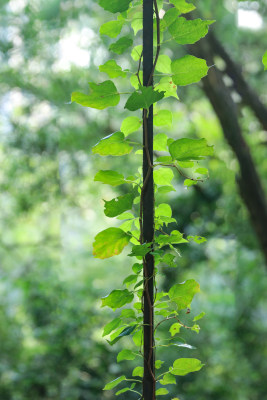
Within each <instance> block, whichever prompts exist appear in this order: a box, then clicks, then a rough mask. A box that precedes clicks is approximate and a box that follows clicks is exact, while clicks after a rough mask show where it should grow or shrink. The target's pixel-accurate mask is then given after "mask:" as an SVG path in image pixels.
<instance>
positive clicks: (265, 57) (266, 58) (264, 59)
mask: <svg viewBox="0 0 267 400" xmlns="http://www.w3.org/2000/svg"><path fill="white" fill-rule="evenodd" d="M262 63H263V65H264V71H266V70H267V51H266V52H265V53H264V55H263V57H262Z"/></svg>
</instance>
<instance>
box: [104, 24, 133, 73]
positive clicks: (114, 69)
mask: <svg viewBox="0 0 267 400" xmlns="http://www.w3.org/2000/svg"><path fill="white" fill-rule="evenodd" d="M114 22H116V21H114ZM99 71H100V72H105V73H106V74H107V75H108V76H109V77H110V78H117V77H118V76H121V77H122V78H125V77H126V76H127V74H126V72H124V71H122V69H121V67H120V66H119V65H118V64H117V63H116V61H115V60H109V61H107V62H106V63H105V64H103V65H100V66H99Z"/></svg>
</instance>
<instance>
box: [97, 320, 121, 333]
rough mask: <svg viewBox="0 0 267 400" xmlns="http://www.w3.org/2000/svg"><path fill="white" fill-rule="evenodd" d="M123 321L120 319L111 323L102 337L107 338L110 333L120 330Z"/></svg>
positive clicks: (105, 328)
mask: <svg viewBox="0 0 267 400" xmlns="http://www.w3.org/2000/svg"><path fill="white" fill-rule="evenodd" d="M121 322H122V321H121V319H120V318H115V319H113V320H112V321H110V322H109V323H108V324H106V325H105V327H104V331H103V334H102V337H104V336H107V335H109V334H110V332H112V331H114V330H115V329H116V328H118V327H119V326H120V325H121Z"/></svg>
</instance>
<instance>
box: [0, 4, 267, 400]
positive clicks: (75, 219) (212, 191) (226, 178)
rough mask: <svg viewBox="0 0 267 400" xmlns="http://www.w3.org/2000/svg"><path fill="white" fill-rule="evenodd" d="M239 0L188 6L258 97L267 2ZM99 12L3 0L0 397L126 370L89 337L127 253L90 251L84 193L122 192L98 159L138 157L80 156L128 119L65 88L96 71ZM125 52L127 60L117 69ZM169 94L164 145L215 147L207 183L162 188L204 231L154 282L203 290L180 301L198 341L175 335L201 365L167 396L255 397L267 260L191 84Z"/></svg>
mask: <svg viewBox="0 0 267 400" xmlns="http://www.w3.org/2000/svg"><path fill="white" fill-rule="evenodd" d="M215 3H216V4H215ZM241 3H242V4H241ZM240 4H241V5H239V6H238V4H237V2H234V1H222V2H220V3H219V4H218V3H217V2H214V1H212V0H203V1H201V2H200V4H199V7H200V9H201V11H202V14H203V16H204V17H205V18H212V19H216V20H217V23H216V24H215V26H214V28H213V30H214V31H215V32H216V34H217V37H218V38H219V39H220V40H221V42H223V44H224V46H225V47H226V48H227V49H228V51H229V52H230V54H231V55H232V56H233V58H234V59H235V60H236V61H238V62H239V64H240V65H241V66H242V67H243V73H244V76H245V78H246V80H247V81H248V82H249V83H250V84H251V85H252V86H253V87H254V88H255V89H256V91H257V93H258V94H259V96H260V97H261V99H262V101H263V102H265V103H266V102H267V98H266V93H265V90H264V87H266V81H267V75H266V72H265V73H264V70H263V65H262V62H261V59H262V55H263V54H264V52H265V51H266V47H267V46H266V40H264V38H265V37H266V29H267V28H266V6H265V5H264V1H262V2H255V1H253V2H249V1H244V2H240ZM238 7H242V9H243V11H244V10H250V11H254V12H255V11H257V12H258V13H259V14H257V15H259V18H262V25H261V26H258V29H253V30H252V29H248V28H241V27H240V26H239V27H238V23H237V22H238V15H239V17H240V11H239V12H238ZM100 10H101V12H100ZM251 15H252V14H250V18H251ZM109 18H110V16H109V15H108V13H107V14H106V13H104V12H103V11H102V9H100V8H99V6H98V5H97V3H96V2H93V1H88V0H87V1H84V0H78V1H75V2H71V1H59V0H49V1H46V2H43V1H38V0H34V1H26V0H12V1H3V2H2V3H1V16H0V19H1V24H0V26H1V28H0V60H1V66H0V69H1V77H2V79H1V83H0V94H1V101H0V109H1V119H0V125H1V135H0V159H1V165H2V168H1V173H0V187H1V193H0V204H1V210H2V212H1V218H0V226H1V232H2V235H1V239H0V259H1V265H0V274H1V280H0V294H1V295H0V342H1V347H0V355H1V365H0V398H1V399H3V400H11V399H12V400H13V399H14V400H26V399H27V400H31V399H32V400H38V399H64V400H73V399H79V400H85V399H91V398H95V399H99V400H100V399H103V398H111V397H112V394H111V393H109V392H104V393H103V392H102V387H103V384H104V382H106V381H108V380H109V379H110V378H111V377H112V376H114V375H115V374H121V372H122V371H123V373H124V372H125V371H127V368H128V365H127V362H126V361H124V362H123V363H121V365H120V364H119V365H117V364H115V358H116V354H117V351H118V350H119V348H120V347H119V346H121V344H119V343H118V345H116V346H117V347H116V346H114V350H113V348H109V346H108V345H107V344H106V342H105V341H104V340H103V338H102V337H101V334H102V333H101V329H102V326H103V325H104V324H105V322H107V321H108V320H109V319H110V313H109V312H107V311H105V310H104V311H103V310H102V309H100V300H99V299H100V297H101V296H103V295H106V294H107V293H109V291H110V290H111V289H112V288H114V287H115V286H116V282H117V281H118V280H119V281H122V280H123V277H124V276H127V275H128V272H127V271H128V268H130V266H128V265H127V264H126V257H125V255H122V256H120V257H117V258H113V259H110V260H109V261H108V262H105V263H103V262H102V261H101V260H96V259H94V258H93V257H92V241H93V237H94V235H95V234H96V233H97V232H98V231H99V230H101V229H104V228H105V227H107V224H108V223H111V222H109V220H108V219H107V218H105V216H104V214H103V211H102V209H103V205H102V204H99V203H100V202H99V200H98V199H100V198H102V197H105V199H107V198H110V199H111V198H113V197H114V194H118V195H119V194H122V193H120V192H119V189H117V190H116V192H115V191H111V189H110V188H107V187H106V186H104V185H101V184H99V185H98V184H97V183H96V182H94V183H92V178H93V176H94V175H95V173H96V171H97V170H98V169H100V168H101V169H109V168H111V164H110V163H111V162H112V163H113V167H114V162H115V163H117V164H116V166H115V168H117V169H118V170H119V169H120V168H123V169H124V170H125V174H127V173H128V174H130V173H131V171H132V169H136V167H137V161H136V160H135V158H134V157H132V158H129V163H127V165H125V164H123V165H121V164H120V163H121V160H117V159H116V160H115V161H114V159H112V160H109V159H108V158H105V159H104V160H103V159H102V158H101V159H100V158H99V157H97V156H94V155H92V154H91V152H90V151H89V150H88V149H89V148H90V147H91V146H92V145H94V144H95V143H96V142H97V141H98V140H99V139H100V138H101V137H103V136H105V135H107V134H109V133H111V132H113V131H115V130H117V129H118V128H119V127H120V123H121V121H122V119H123V117H124V116H126V115H127V113H125V111H123V110H121V113H119V112H117V111H116V112H114V110H113V111H107V110H104V111H99V112H98V111H96V110H92V109H85V108H81V107H79V106H77V105H76V104H69V102H70V94H71V92H73V91H75V90H77V88H81V87H86V85H87V82H88V81H96V80H97V79H98V78H99V80H100V77H101V76H102V75H101V73H100V72H99V71H98V68H97V66H98V65H100V64H103V63H104V62H105V61H107V60H108V58H109V54H108V51H107V46H108V44H109V39H108V38H107V37H106V38H100V37H99V36H98V34H97V31H98V29H99V26H100V25H101V24H102V23H103V22H105V21H108V20H109ZM239 24H240V21H239ZM130 62H131V61H130V60H129V59H125V60H124V63H125V64H124V68H127V67H128V66H129V63H130ZM218 62H219V61H218ZM229 84H230V83H229ZM178 94H179V97H180V98H181V103H178V105H177V106H176V108H175V109H174V110H173V112H174V113H175V118H174V122H173V127H172V128H168V127H167V128H166V129H165V128H164V130H165V131H166V130H168V134H169V135H172V136H173V137H174V138H175V139H177V138H179V137H183V136H188V137H192V138H198V137H199V138H201V137H203V136H204V137H205V138H207V140H208V142H209V143H212V144H215V150H216V157H213V158H212V159H210V161H208V168H209V171H210V177H211V179H210V180H209V181H206V182H205V183H204V184H202V185H201V184H199V185H198V186H197V187H191V188H188V189H187V190H186V189H185V188H184V186H183V180H180V179H178V178H177V177H176V182H175V186H176V189H177V191H176V192H175V193H174V192H173V194H171V195H168V196H169V197H168V199H169V201H170V202H171V203H172V204H171V205H172V208H173V210H174V212H175V215H174V217H175V218H177V220H178V223H179V228H180V230H181V231H184V232H185V233H186V234H189V235H190V234H193V235H194V234H200V235H203V236H205V237H207V239H208V241H207V243H204V244H201V245H197V244H191V245H190V246H183V245H181V251H182V257H181V258H180V260H179V266H178V268H177V269H175V270H174V269H169V270H166V272H165V274H164V275H162V277H161V285H162V287H163V288H165V289H168V288H169V286H170V282H171V283H173V282H174V281H177V282H181V281H183V280H184V279H188V278H191V277H193V278H194V279H196V280H197V281H198V282H199V283H200V286H201V288H202V292H201V293H200V294H199V295H198V296H197V301H195V302H194V311H195V312H196V313H197V312H201V311H202V310H205V312H206V314H207V315H206V316H205V318H204V319H203V320H202V323H201V326H202V330H201V332H200V334H199V335H193V334H192V333H187V335H188V336H189V337H188V340H190V343H193V344H194V345H195V346H196V347H197V350H195V352H194V356H196V357H198V358H200V359H201V360H203V361H204V362H205V364H206V366H205V368H203V369H202V371H201V372H199V373H198V374H196V375H189V376H188V377H185V378H184V379H179V386H178V393H177V392H176V393H174V394H176V395H178V396H179V397H180V398H181V400H184V399H188V400H193V399H195V398H196V397H197V398H198V399H199V400H202V399H203V400H204V399H205V400H207V399H210V400H213V399H214V400H215V399H216V400H224V399H229V400H250V399H251V400H252V399H253V400H257V399H262V398H263V397H264V395H265V394H266V392H267V387H266V385H267V383H266V379H265V371H266V369H267V365H266V359H267V358H266V355H267V347H266V340H265V337H266V330H267V318H266V289H267V278H266V267H265V266H264V259H263V256H262V253H261V251H260V249H259V245H258V241H257V238H256V236H255V234H254V231H253V229H252V227H251V224H250V221H249V217H248V212H247V210H246V208H245V206H244V205H243V202H242V200H241V198H240V196H239V192H238V189H237V186H236V182H235V176H236V174H237V173H238V164H237V162H236V160H235V157H234V155H233V153H232V150H231V149H230V148H229V146H228V144H227V143H226V142H225V139H224V137H223V135H222V130H221V127H220V124H219V122H218V121H217V119H216V116H215V115H214V112H213V110H212V108H211V106H210V103H209V101H208V100H207V99H206V98H205V96H204V94H203V92H202V91H201V89H200V87H198V86H197V85H193V86H192V87H187V88H184V89H180V91H179V93H178ZM240 116H241V124H242V127H243V132H244V133H245V136H246V140H247V142H248V143H249V146H250V148H251V151H252V154H253V157H254V160H255V164H256V166H257V169H258V172H259V174H260V176H261V179H262V183H263V185H264V186H265V189H266V176H267V174H266V172H267V162H266V157H265V151H266V132H265V131H263V130H262V128H261V126H260V125H259V123H258V121H257V120H256V119H255V117H254V116H253V115H252V113H251V111H250V110H249V109H248V108H246V107H245V108H244V107H242V104H241V103H240ZM164 196H166V195H164ZM119 283H120V282H119ZM185 335H186V334H185ZM126 343H127V341H126V342H125V345H126ZM113 351H114V353H113ZM164 354H165V357H171V353H169V354H168V353H166V351H164ZM181 356H183V351H181ZM127 398H134V396H133V397H130V395H129V394H127Z"/></svg>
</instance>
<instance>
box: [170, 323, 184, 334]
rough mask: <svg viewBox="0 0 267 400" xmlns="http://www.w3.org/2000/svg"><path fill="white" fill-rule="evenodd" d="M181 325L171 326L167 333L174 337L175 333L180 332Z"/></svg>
mask: <svg viewBox="0 0 267 400" xmlns="http://www.w3.org/2000/svg"><path fill="white" fill-rule="evenodd" d="M181 327H182V325H181V324H179V322H175V324H172V326H171V327H170V329H169V332H170V333H171V335H172V336H174V335H176V333H179V332H180V329H181Z"/></svg>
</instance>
